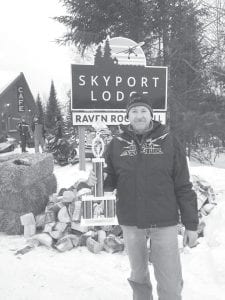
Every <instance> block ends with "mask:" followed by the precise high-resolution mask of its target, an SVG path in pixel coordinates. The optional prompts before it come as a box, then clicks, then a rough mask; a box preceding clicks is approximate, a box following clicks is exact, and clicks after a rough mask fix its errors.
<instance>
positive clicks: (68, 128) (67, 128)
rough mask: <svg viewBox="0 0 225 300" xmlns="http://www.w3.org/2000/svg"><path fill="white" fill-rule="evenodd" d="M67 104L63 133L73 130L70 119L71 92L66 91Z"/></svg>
mask: <svg viewBox="0 0 225 300" xmlns="http://www.w3.org/2000/svg"><path fill="white" fill-rule="evenodd" d="M67 97H68V100H67V103H66V116H65V121H64V125H65V131H66V133H68V134H69V133H70V132H71V131H72V130H73V119H72V110H71V101H72V99H71V91H68V93H67Z"/></svg>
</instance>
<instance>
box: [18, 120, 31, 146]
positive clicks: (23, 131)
mask: <svg viewBox="0 0 225 300" xmlns="http://www.w3.org/2000/svg"><path fill="white" fill-rule="evenodd" d="M17 130H18V131H19V135H20V146H21V150H22V152H27V150H26V146H27V142H28V140H29V138H30V132H29V125H28V123H27V122H26V121H25V117H21V120H20V122H19V123H18V124H17Z"/></svg>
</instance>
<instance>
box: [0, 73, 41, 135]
mask: <svg viewBox="0 0 225 300" xmlns="http://www.w3.org/2000/svg"><path fill="white" fill-rule="evenodd" d="M35 110H36V105H35V101H34V97H33V95H32V93H31V90H30V88H29V85H28V83H27V81H26V78H25V76H24V74H23V73H22V72H21V73H20V74H19V75H18V76H17V77H16V78H15V79H14V80H13V81H12V82H11V83H9V84H8V85H7V86H6V87H5V88H4V89H3V90H1V91H0V135H1V134H7V135H10V136H12V137H15V138H16V139H18V132H17V129H16V125H17V123H18V122H19V120H20V118H21V117H22V116H23V117H25V119H26V121H27V122H28V123H29V124H30V123H31V120H32V117H33V115H34V114H35Z"/></svg>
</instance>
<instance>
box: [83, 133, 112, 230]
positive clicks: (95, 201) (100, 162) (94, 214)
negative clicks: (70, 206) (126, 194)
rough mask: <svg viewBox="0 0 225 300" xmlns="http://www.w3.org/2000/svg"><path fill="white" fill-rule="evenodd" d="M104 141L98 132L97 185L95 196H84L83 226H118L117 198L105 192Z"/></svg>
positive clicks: (95, 149) (95, 141)
mask: <svg viewBox="0 0 225 300" xmlns="http://www.w3.org/2000/svg"><path fill="white" fill-rule="evenodd" d="M104 147H105V145H104V141H103V139H102V138H101V136H100V130H97V131H96V136H95V138H94V139H93V141H92V153H93V155H94V158H93V159H92V164H93V170H94V172H95V175H96V178H97V183H96V184H95V186H94V188H93V194H91V195H83V196H82V204H83V205H82V207H83V211H82V217H81V226H106V225H117V224H118V221H117V218H116V196H115V195H114V194H113V193H111V192H107V193H104V190H103V181H104V176H103V168H104V163H105V160H104V158H103V157H102V155H103V152H104Z"/></svg>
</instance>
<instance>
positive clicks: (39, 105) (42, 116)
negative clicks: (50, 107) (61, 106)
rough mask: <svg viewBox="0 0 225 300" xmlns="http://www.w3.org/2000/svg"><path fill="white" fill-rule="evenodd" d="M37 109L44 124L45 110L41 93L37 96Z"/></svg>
mask: <svg viewBox="0 0 225 300" xmlns="http://www.w3.org/2000/svg"><path fill="white" fill-rule="evenodd" d="M36 107H37V116H38V118H39V120H40V121H41V123H42V124H43V123H44V108H43V105H42V102H41V98H40V95H39V93H38V94H37V99H36Z"/></svg>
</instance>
